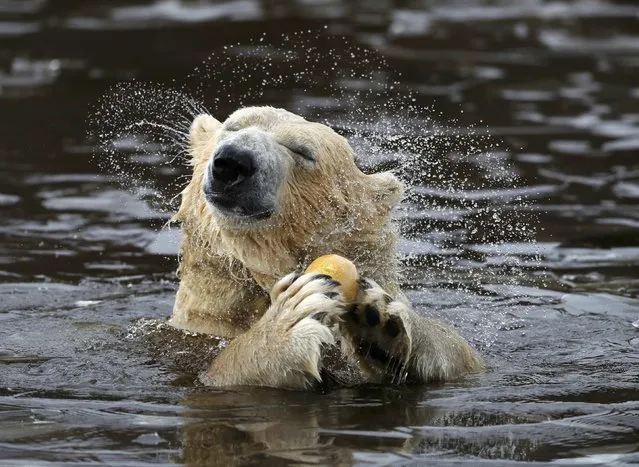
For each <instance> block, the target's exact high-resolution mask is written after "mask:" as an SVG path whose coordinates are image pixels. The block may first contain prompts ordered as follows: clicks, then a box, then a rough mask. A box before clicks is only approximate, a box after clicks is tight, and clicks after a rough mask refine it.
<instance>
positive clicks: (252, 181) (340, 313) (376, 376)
mask: <svg viewBox="0 0 639 467" xmlns="http://www.w3.org/2000/svg"><path fill="white" fill-rule="evenodd" d="M190 153H191V155H192V158H193V159H192V165H193V175H192V179H191V181H190V183H189V184H188V186H187V187H186V188H185V190H184V191H183V192H182V203H181V206H180V209H179V211H178V213H177V214H176V215H175V220H176V221H178V222H180V223H181V224H182V230H183V233H184V240H183V244H182V248H181V259H180V266H179V270H178V275H179V278H180V285H179V289H178V292H177V297H176V302H175V306H174V309H173V315H172V317H171V320H170V323H171V324H172V325H173V326H175V327H177V328H181V329H186V330H190V331H195V332H200V333H207V334H212V335H216V336H222V337H226V338H232V340H231V343H230V344H229V345H228V347H227V348H225V349H224V350H222V352H221V353H220V355H219V356H218V357H217V358H216V359H215V360H214V361H213V363H212V364H211V366H210V369H209V370H208V372H207V373H206V375H205V376H204V377H203V380H204V382H205V383H206V384H209V385H212V386H232V385H257V386H270V387H280V388H290V389H302V388H309V387H312V386H314V385H315V384H316V383H318V382H319V381H321V379H322V374H323V373H322V370H323V368H324V367H325V366H326V365H324V360H325V355H326V354H327V352H326V351H327V349H331V348H332V349H338V353H339V354H340V355H341V357H340V358H341V359H342V360H343V361H347V362H348V363H349V364H350V365H352V366H353V367H356V368H357V369H358V371H359V372H360V375H361V378H360V380H361V381H363V382H375V383H383V382H387V381H388V382H404V381H407V380H408V381H415V382H427V381H434V380H439V381H442V380H448V379H451V378H455V377H457V376H459V375H462V374H464V373H467V372H473V371H479V370H481V369H482V368H483V364H482V362H481V360H480V359H479V357H478V356H477V354H476V353H475V351H474V350H473V349H472V348H471V347H470V346H469V345H468V344H467V343H466V341H465V340H464V339H463V338H462V337H460V336H459V335H458V334H457V333H456V332H455V331H454V330H453V329H452V328H450V327H448V326H446V325H444V324H442V323H440V322H438V321H436V320H433V319H429V318H425V317H422V316H419V315H418V314H416V313H415V312H414V311H413V310H412V309H411V308H410V305H409V304H408V303H407V300H406V298H405V297H404V296H403V295H402V294H401V292H400V290H399V288H398V285H397V280H398V279H397V260H396V253H395V245H396V241H397V233H396V231H395V229H394V227H393V225H392V224H391V221H390V212H391V210H392V209H393V207H394V206H395V205H396V204H397V203H398V202H399V201H400V199H401V197H402V193H403V190H402V185H401V183H400V182H399V181H398V180H397V179H396V178H395V176H393V175H392V174H391V173H388V172H384V173H377V174H373V175H366V174H364V173H363V172H361V171H360V170H359V169H358V168H357V166H356V165H355V161H354V153H353V150H352V149H351V147H350V145H349V144H348V142H347V141H346V139H345V138H343V137H341V136H340V135H338V134H337V133H335V132H334V131H333V130H332V129H331V128H329V127H327V126H325V125H322V124H319V123H313V122H309V121H307V120H305V119H304V118H302V117H300V116H298V115H295V114H292V113H290V112H287V111H285V110H282V109H276V108H272V107H250V108H244V109H240V110H238V111H236V112H235V113H233V114H232V115H231V116H229V117H228V119H227V120H226V121H225V122H224V123H220V122H219V121H217V120H216V119H214V118H213V117H211V116H210V115H200V116H198V117H196V118H195V120H194V121H193V124H192V125H191V132H190ZM328 253H337V254H340V255H342V256H345V257H347V258H349V259H351V260H352V261H353V262H354V263H355V264H356V265H357V268H358V270H359V272H360V283H359V292H358V297H357V301H356V304H354V305H347V304H346V303H345V302H344V300H343V297H342V295H341V294H340V293H339V292H338V290H337V285H338V283H336V281H334V280H331V279H330V278H329V277H327V276H325V275H320V274H299V273H296V272H295V271H298V272H299V271H301V270H303V268H305V267H306V266H307V265H308V264H309V263H310V262H311V261H312V260H313V259H315V258H316V257H318V256H320V255H323V254H328ZM292 271H293V272H292Z"/></svg>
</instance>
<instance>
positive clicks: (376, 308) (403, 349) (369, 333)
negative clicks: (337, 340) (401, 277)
mask: <svg viewBox="0 0 639 467" xmlns="http://www.w3.org/2000/svg"><path fill="white" fill-rule="evenodd" d="M408 311H409V310H408V306H407V305H406V304H404V303H402V302H400V301H398V300H394V299H393V298H392V297H391V296H390V295H389V294H387V293H386V292H385V291H384V289H382V288H381V287H380V286H379V285H378V284H377V283H376V282H374V281H373V280H370V279H363V278H362V279H360V280H359V294H358V299H357V303H356V304H355V305H352V306H351V307H350V309H349V311H348V312H347V313H346V314H345V315H344V316H343V321H342V322H341V324H340V331H341V335H342V349H343V351H344V352H345V353H346V354H347V355H350V357H351V358H354V359H355V360H357V362H358V363H359V365H360V367H361V368H362V370H363V371H364V372H365V373H367V374H368V375H369V377H370V378H371V379H372V381H374V382H379V383H381V382H386V381H390V382H392V383H394V384H400V383H403V382H404V381H405V380H406V376H407V365H408V361H409V358H410V349H411V337H410V329H407V326H406V325H405V320H404V319H403V318H402V315H403V314H405V313H407V312H408Z"/></svg>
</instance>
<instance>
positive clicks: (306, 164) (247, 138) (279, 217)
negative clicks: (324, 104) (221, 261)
mask: <svg viewBox="0 0 639 467" xmlns="http://www.w3.org/2000/svg"><path fill="white" fill-rule="evenodd" d="M189 149H190V153H191V155H192V164H193V177H192V180H191V183H190V184H189V185H188V186H187V187H186V189H185V190H184V191H183V193H182V204H181V207H180V210H179V212H178V213H177V214H176V216H175V219H176V220H178V221H180V222H182V225H183V231H184V233H185V235H187V236H189V237H190V244H193V241H195V242H196V244H197V245H199V246H198V248H201V249H202V252H203V254H211V255H218V256H224V255H227V256H228V257H229V259H231V260H237V261H239V262H240V263H241V264H242V265H243V266H244V267H245V268H246V269H247V270H248V271H249V272H250V273H251V275H252V276H253V277H254V278H255V279H256V280H257V282H258V283H259V284H260V285H262V286H264V287H268V286H270V285H272V283H273V282H274V281H275V280H277V279H278V278H279V277H280V276H282V275H284V274H286V273H288V272H290V271H292V270H294V269H296V268H299V267H300V266H303V265H304V263H307V262H308V261H309V260H312V259H313V258H314V257H315V256H319V255H321V254H325V253H339V254H343V255H344V256H347V257H349V258H351V259H353V260H354V261H355V263H356V264H358V266H360V265H364V266H365V265H366V264H367V263H368V262H371V263H372V259H371V258H373V257H374V258H375V259H376V262H377V263H378V264H379V260H380V254H381V255H382V257H383V256H384V254H388V255H394V253H393V251H394V246H395V240H396V235H395V232H394V229H393V228H392V227H391V225H390V212H391V210H392V208H393V207H394V206H395V205H396V204H397V203H398V202H399V201H400V199H401V197H402V193H403V189H402V185H401V183H400V182H399V181H398V180H397V178H396V177H395V176H394V175H392V174H391V173H388V172H383V173H377V174H372V175H367V174H364V173H363V172H362V171H360V169H359V168H358V167H357V166H356V164H355V154H354V151H353V149H352V148H351V146H350V145H349V143H348V142H347V140H346V139H345V138H344V137H342V136H340V135H339V134H337V133H336V132H335V131H333V130H332V129H331V128H329V127H328V126H326V125H323V124H320V123H314V122H310V121H307V120H305V119H304V118H302V117H300V116H298V115H295V114H293V113H290V112H288V111H286V110H283V109H276V108H273V107H249V108H243V109H240V110H238V111H236V112H234V113H233V114H231V115H230V116H229V117H228V118H227V119H226V120H225V121H224V122H222V123H221V122H219V121H218V120H216V119H215V118H213V117H212V116H210V115H206V114H205V115H199V116H198V117H196V118H195V120H194V121H193V123H192V125H191V130H190V141H189ZM204 252H205V253H204ZM369 259H370V261H369ZM388 260H390V261H392V262H393V263H394V258H388ZM383 261H384V260H383V259H382V262H383ZM368 273H369V274H371V272H368ZM373 275H374V276H375V275H376V274H373Z"/></svg>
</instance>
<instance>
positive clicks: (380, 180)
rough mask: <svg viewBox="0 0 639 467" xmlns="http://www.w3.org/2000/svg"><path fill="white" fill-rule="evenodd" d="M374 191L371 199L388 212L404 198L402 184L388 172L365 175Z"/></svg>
mask: <svg viewBox="0 0 639 467" xmlns="http://www.w3.org/2000/svg"><path fill="white" fill-rule="evenodd" d="M367 177H369V180H370V181H371V182H372V183H371V186H372V187H373V189H374V193H373V197H374V199H375V200H376V201H377V202H378V203H379V204H380V206H384V207H385V208H386V209H388V210H390V209H392V208H394V207H395V206H396V205H398V204H399V202H400V201H401V200H402V198H403V197H404V184H403V183H402V182H400V181H399V179H398V178H397V177H396V176H395V175H393V174H392V173H390V172H380V173H376V174H371V175H367Z"/></svg>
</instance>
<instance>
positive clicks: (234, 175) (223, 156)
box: [211, 145, 257, 185]
mask: <svg viewBox="0 0 639 467" xmlns="http://www.w3.org/2000/svg"><path fill="white" fill-rule="evenodd" d="M256 170H257V169H256V165H255V155H254V154H253V153H252V152H251V151H247V150H246V149H242V148H239V147H237V146H234V145H225V146H222V147H220V148H219V149H218V150H217V151H216V152H215V154H213V164H212V165H211V176H212V178H213V180H214V181H217V182H220V183H222V184H224V185H236V184H238V183H240V182H242V181H243V180H245V179H247V178H249V177H250V176H251V175H253V174H254V173H255V171H256Z"/></svg>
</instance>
